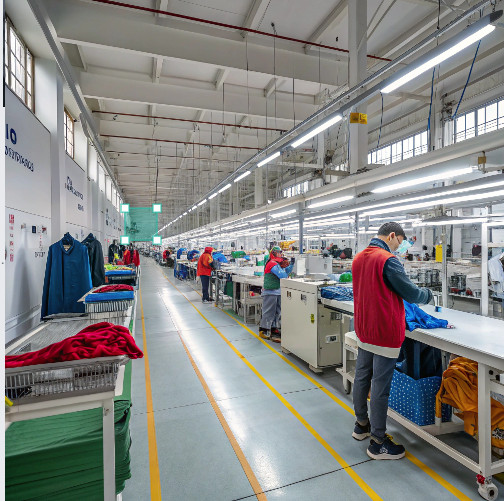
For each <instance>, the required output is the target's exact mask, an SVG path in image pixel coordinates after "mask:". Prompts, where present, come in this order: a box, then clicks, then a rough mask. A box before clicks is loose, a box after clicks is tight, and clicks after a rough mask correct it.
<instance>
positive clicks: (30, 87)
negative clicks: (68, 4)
mask: <svg viewBox="0 0 504 501" xmlns="http://www.w3.org/2000/svg"><path fill="white" fill-rule="evenodd" d="M4 30H5V40H4V83H5V84H6V85H7V87H9V89H10V90H11V91H12V92H13V93H14V94H15V95H16V96H17V97H18V98H19V99H20V100H21V101H22V102H23V104H24V105H25V106H26V107H27V108H28V109H29V110H30V111H31V112H32V113H35V64H34V59H35V58H34V57H33V53H32V51H31V50H30V49H29V47H28V46H27V45H26V43H25V41H24V40H23V38H22V37H21V35H20V34H19V32H18V31H17V30H16V28H15V26H14V24H13V23H12V21H11V20H10V18H9V17H8V16H5V21H4ZM11 31H12V33H13V34H14V37H15V38H16V40H17V42H18V43H19V45H20V47H21V50H22V54H21V58H22V60H18V59H17V56H16V55H15V54H14V52H13V50H12V46H11ZM12 56H14V59H15V60H16V62H19V64H20V66H21V68H22V70H23V77H24V83H23V82H21V81H20V80H19V79H18V77H17V75H16V67H15V66H14V67H13V62H12V59H13V57H12ZM28 60H29V61H28ZM14 65H15V63H14ZM13 79H14V80H15V82H17V83H18V84H19V85H20V86H21V87H22V88H23V91H24V92H23V96H20V95H19V94H18V92H17V90H16V85H14V84H13V82H12V80H13ZM29 98H30V99H29Z"/></svg>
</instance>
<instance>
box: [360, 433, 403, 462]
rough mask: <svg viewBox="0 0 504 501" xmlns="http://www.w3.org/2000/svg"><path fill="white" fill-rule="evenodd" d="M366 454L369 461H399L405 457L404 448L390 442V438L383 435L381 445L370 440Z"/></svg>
mask: <svg viewBox="0 0 504 501" xmlns="http://www.w3.org/2000/svg"><path fill="white" fill-rule="evenodd" d="M366 452H367V455H368V456H369V457H370V458H371V459H401V458H403V457H404V456H405V455H406V450H405V449H404V447H403V446H402V445H399V444H395V443H394V442H392V437H391V436H389V435H385V441H384V442H383V444H379V443H377V442H375V441H374V440H373V439H371V443H370V444H369V447H368V449H367V451H366Z"/></svg>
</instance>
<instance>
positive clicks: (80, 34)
mask: <svg viewBox="0 0 504 501" xmlns="http://www.w3.org/2000/svg"><path fill="white" fill-rule="evenodd" d="M47 6H48V9H49V10H50V15H51V18H52V19H53V22H54V24H55V27H56V31H57V33H58V37H59V39H60V40H61V41H62V42H67V43H74V44H80V45H87V46H90V47H103V48H108V49H111V48H115V49H117V50H122V51H126V52H134V53H136V54H143V55H145V56H148V57H154V56H161V57H163V58H166V59H168V58H171V59H174V60H187V61H194V62H197V63H201V64H209V65H213V66H216V67H218V68H229V69H240V70H243V71H247V69H248V70H249V71H251V72H257V73H261V74H264V75H270V74H271V62H270V61H271V47H269V46H264V45H259V44H256V43H250V42H249V43H248V44H247V46H248V47H247V46H245V44H243V41H242V40H243V39H242V38H241V37H240V35H239V34H236V40H234V39H227V38H223V37H222V38H218V37H215V36H209V35H203V34H199V33H194V32H189V31H184V30H180V29H174V28H168V27H165V26H162V25H156V24H154V22H153V21H154V18H148V17H144V16H135V18H132V19H130V18H126V17H122V16H118V15H117V9H116V8H111V7H108V6H107V7H105V6H103V5H95V4H92V3H91V4H90V3H88V2H75V1H72V0H67V1H65V2H60V1H57V0H47ZM276 52H277V58H276V60H277V65H276V74H277V75H278V76H282V77H286V78H292V77H293V76H294V77H295V78H296V79H297V80H302V81H306V82H314V81H315V80H314V77H315V75H318V66H319V58H318V55H307V54H305V53H304V52H303V51H302V49H301V47H300V48H299V50H298V51H296V50H287V49H285V48H277V49H276ZM247 61H248V65H247ZM324 68H325V69H326V71H324V72H323V81H322V82H321V83H322V84H323V85H336V84H337V74H338V75H339V78H341V77H342V73H345V72H346V65H343V66H342V64H341V63H338V62H337V61H336V60H335V57H334V54H331V58H327V59H326V58H324ZM316 83H318V80H317V82H316Z"/></svg>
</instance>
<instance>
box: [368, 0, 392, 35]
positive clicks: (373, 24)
mask: <svg viewBox="0 0 504 501" xmlns="http://www.w3.org/2000/svg"><path fill="white" fill-rule="evenodd" d="M395 3H396V0H382V1H381V3H380V5H379V6H378V8H377V9H376V10H375V13H374V14H373V17H372V18H371V21H369V24H368V28H367V38H368V40H369V39H370V38H371V37H372V36H373V34H374V32H375V31H376V29H377V28H378V26H379V25H380V23H381V22H382V21H383V18H384V17H385V16H386V15H387V14H388V12H389V11H390V9H391V8H392V6H393V5H394V4H395Z"/></svg>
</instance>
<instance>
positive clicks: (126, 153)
mask: <svg viewBox="0 0 504 501" xmlns="http://www.w3.org/2000/svg"><path fill="white" fill-rule="evenodd" d="M105 153H118V154H123V155H144V156H147V157H149V156H150V157H156V158H157V157H165V158H180V159H181V160H182V159H184V158H186V159H187V160H208V161H209V162H218V163H221V162H229V163H234V164H237V163H238V164H239V163H240V160H220V159H215V158H208V157H187V156H185V157H184V156H180V155H162V154H157V153H140V152H138V151H115V150H105ZM118 157H119V155H118ZM114 167H120V165H115V166H114Z"/></svg>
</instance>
